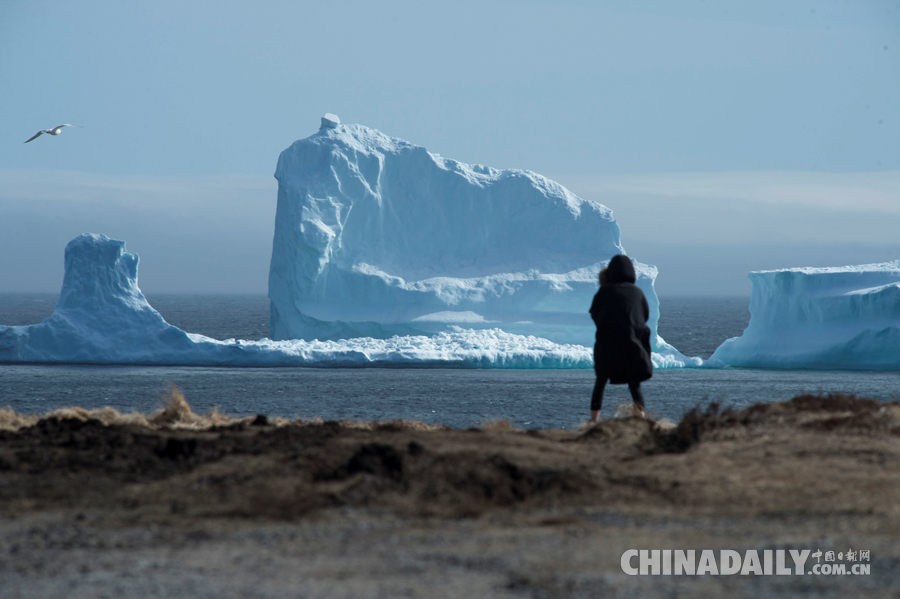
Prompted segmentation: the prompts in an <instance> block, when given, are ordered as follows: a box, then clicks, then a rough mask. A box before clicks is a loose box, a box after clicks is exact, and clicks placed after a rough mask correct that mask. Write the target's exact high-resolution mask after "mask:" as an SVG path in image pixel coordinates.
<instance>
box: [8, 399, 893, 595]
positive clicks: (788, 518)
mask: <svg viewBox="0 0 900 599" xmlns="http://www.w3.org/2000/svg"><path fill="white" fill-rule="evenodd" d="M898 466H900V404H898V403H882V402H878V401H875V400H865V399H858V398H855V397H851V396H843V395H831V396H826V397H819V396H803V397H797V398H794V399H793V400H791V401H788V402H785V403H776V404H758V405H755V406H753V407H750V408H747V409H745V410H740V411H724V412H719V411H718V410H717V409H715V407H713V408H712V409H710V410H708V411H706V412H704V413H699V412H694V413H691V414H689V415H688V416H686V417H685V418H684V419H683V420H682V421H681V422H680V423H679V424H677V425H676V426H674V427H672V426H670V427H664V426H660V425H658V424H656V423H653V422H649V421H644V420H639V419H634V418H624V419H614V420H608V421H605V422H602V423H600V424H599V425H598V426H595V427H587V428H583V429H581V430H578V431H554V430H532V431H521V430H516V429H513V428H512V427H510V426H508V424H507V423H502V422H501V423H486V424H485V425H484V426H482V427H479V428H473V429H468V430H454V429H447V428H442V427H434V426H427V425H423V424H421V423H416V422H404V421H394V422H381V423H358V422H321V421H303V422H299V421H292V422H288V421H283V420H270V419H267V418H264V417H257V418H248V419H243V420H233V419H228V418H226V417H224V416H222V415H216V414H213V415H211V416H210V417H200V416H197V415H194V414H192V413H191V412H190V409H189V407H188V406H187V404H186V403H184V402H183V399H180V402H179V398H178V397H175V398H174V400H173V401H171V402H170V405H169V406H168V407H167V409H166V410H164V411H163V412H160V413H159V414H157V415H155V416H152V417H148V418H144V417H140V416H139V415H130V416H123V415H120V414H118V413H115V412H113V411H111V410H107V411H99V412H86V411H84V410H80V411H79V410H66V411H59V412H56V413H54V414H51V415H47V416H45V417H24V416H20V415H15V414H12V413H9V412H5V413H3V414H0V595H2V596H4V597H6V596H10V597H49V596H57V595H66V596H71V597H95V596H118V595H121V594H129V595H133V596H160V597H162V596H210V597H212V596H216V597H245V596H252V597H282V596H298V597H326V596H327V597H397V596H416V597H419V596H421V597H454V596H473V597H581V596H583V597H596V596H612V597H619V596H621V597H629V596H641V597H646V596H683V595H688V594H689V595H691V596H710V597H712V596H722V595H724V594H727V595H731V596H748V597H750V596H761V595H766V596H798V595H799V596H803V595H809V596H835V597H837V596H843V595H846V594H847V593H851V592H854V593H856V592H860V591H864V592H865V594H866V595H867V596H886V597H887V596H894V595H892V594H891V593H892V592H893V591H892V588H896V585H897V583H898V582H900V550H898V549H897V547H898V546H900V545H898V542H897V541H898V539H900V501H898V500H900V468H898ZM844 545H846V547H844ZM849 547H855V548H861V549H867V550H870V551H871V555H872V562H871V574H870V575H868V576H859V577H854V576H846V577H841V578H839V579H838V578H834V577H825V576H740V575H737V576H682V577H674V576H629V575H627V574H625V573H624V572H623V570H622V567H621V565H620V558H621V556H622V553H623V552H624V551H626V550H628V549H697V550H702V549H713V550H719V549H723V548H724V549H735V550H739V551H744V550H746V549H760V550H762V549H766V548H794V549H810V550H811V551H816V550H817V549H820V550H822V551H827V550H828V549H829V548H833V549H835V550H843V551H846V549H847V548H849ZM635 563H636V562H635Z"/></svg>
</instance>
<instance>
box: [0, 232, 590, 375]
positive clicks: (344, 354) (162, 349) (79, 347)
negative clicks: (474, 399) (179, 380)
mask: <svg viewBox="0 0 900 599" xmlns="http://www.w3.org/2000/svg"><path fill="white" fill-rule="evenodd" d="M137 268H138V258H137V256H135V255H133V254H129V253H128V252H126V251H125V243H124V242H123V241H117V240H115V239H110V238H108V237H106V236H104V235H93V234H86V235H81V236H79V237H76V238H75V239H73V240H72V241H71V242H70V243H69V244H68V245H67V246H66V252H65V276H64V278H63V286H62V290H61V292H60V296H59V301H58V303H57V305H56V309H55V310H54V312H53V315H52V316H50V318H48V319H47V320H45V321H44V322H42V323H40V324H35V325H29V326H0V363H16V362H25V363H29V362H30V363H81V364H157V365H162V364H166V365H195V366H201V365H202V366H379V365H381V366H384V365H405V366H417V365H427V366H467V367H477V368H589V367H590V366H591V355H590V351H589V350H588V349H587V348H585V347H581V346H578V345H561V344H557V343H553V342H551V341H547V340H546V339H537V338H535V337H525V336H521V335H513V334H509V333H504V332H503V331H499V330H496V329H493V330H491V329H488V330H479V331H472V330H464V329H453V330H450V331H448V332H444V333H440V334H438V335H435V336H429V337H426V336H398V337H393V338H391V339H372V338H362V339H348V340H343V341H298V340H293V341H270V340H268V339H263V340H261V341H235V340H233V339H231V340H227V341H219V340H216V339H210V338H209V337H204V336H203V335H195V334H191V333H186V332H184V331H182V330H180V329H178V328H176V327H174V326H172V325H170V324H168V323H167V322H166V321H165V320H164V319H163V318H162V316H161V315H160V314H159V313H158V312H157V311H156V310H154V309H153V308H152V307H151V306H150V304H149V303H147V300H146V298H145V297H144V295H143V293H141V290H140V289H139V288H138V284H137Z"/></svg>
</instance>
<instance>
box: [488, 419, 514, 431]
mask: <svg viewBox="0 0 900 599" xmlns="http://www.w3.org/2000/svg"><path fill="white" fill-rule="evenodd" d="M478 428H480V429H481V430H483V431H504V432H510V431H513V432H515V431H518V432H521V431H522V429H520V428H517V427H515V426H513V423H512V422H510V421H509V419H508V418H500V419H498V420H485V421H484V422H482V423H481V426H479V427H478Z"/></svg>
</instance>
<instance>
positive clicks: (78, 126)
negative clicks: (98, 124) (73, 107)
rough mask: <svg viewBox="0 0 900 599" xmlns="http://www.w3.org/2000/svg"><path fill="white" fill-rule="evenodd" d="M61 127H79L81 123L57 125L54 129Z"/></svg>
mask: <svg viewBox="0 0 900 599" xmlns="http://www.w3.org/2000/svg"><path fill="white" fill-rule="evenodd" d="M63 127H81V125H57V126H56V127H54V129H62V128H63Z"/></svg>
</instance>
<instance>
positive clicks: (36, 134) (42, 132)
mask: <svg viewBox="0 0 900 599" xmlns="http://www.w3.org/2000/svg"><path fill="white" fill-rule="evenodd" d="M44 133H45V131H44V130H43V129H41V130H40V131H38V132H37V133H35V134H34V135H33V136H32V137H30V138H28V139H26V140H25V141H24V142H23V143H26V144H27V143H28V142H29V141H31V140H33V139H37V138H38V137H40V136H41V135H43V134H44Z"/></svg>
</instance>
